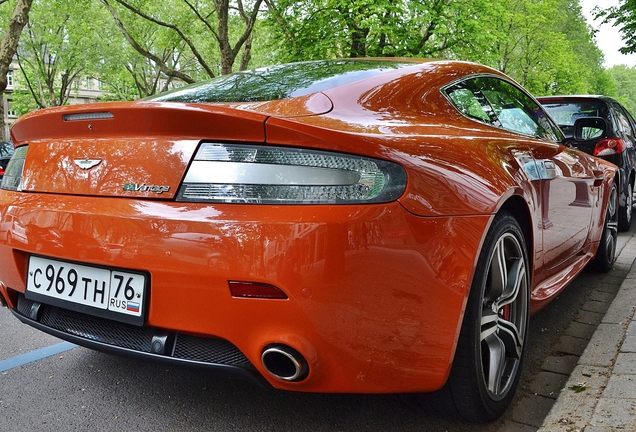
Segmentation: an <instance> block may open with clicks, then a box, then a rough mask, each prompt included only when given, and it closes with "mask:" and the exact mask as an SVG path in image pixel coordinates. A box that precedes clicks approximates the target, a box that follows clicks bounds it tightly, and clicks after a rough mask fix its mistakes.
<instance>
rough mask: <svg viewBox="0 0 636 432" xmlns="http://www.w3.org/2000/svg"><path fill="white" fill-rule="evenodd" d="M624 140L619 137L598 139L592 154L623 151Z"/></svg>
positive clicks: (605, 154) (608, 154)
mask: <svg viewBox="0 0 636 432" xmlns="http://www.w3.org/2000/svg"><path fill="white" fill-rule="evenodd" d="M626 147H627V146H626V145H625V141H623V140H622V139H620V138H607V139H604V140H600V141H599V142H598V143H596V147H594V156H599V157H602V156H611V155H615V154H620V153H623V152H624V151H625V148H626Z"/></svg>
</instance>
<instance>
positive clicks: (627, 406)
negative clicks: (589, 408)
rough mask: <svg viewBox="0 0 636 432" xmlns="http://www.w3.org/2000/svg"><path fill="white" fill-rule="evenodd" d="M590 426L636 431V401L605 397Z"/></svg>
mask: <svg viewBox="0 0 636 432" xmlns="http://www.w3.org/2000/svg"><path fill="white" fill-rule="evenodd" d="M590 424H591V425H594V426H595V427H610V428H611V429H610V430H612V431H619V430H621V431H622V430H626V431H633V430H636V399H616V398H609V397H603V398H602V399H600V400H599V402H598V405H597V406H596V409H595V410H594V415H593V416H592V420H591V421H590ZM601 430H602V429H601ZM585 431H586V432H587V431H588V429H587V428H586V429H585Z"/></svg>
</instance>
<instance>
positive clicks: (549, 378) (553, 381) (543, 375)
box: [530, 371, 568, 399]
mask: <svg viewBox="0 0 636 432" xmlns="http://www.w3.org/2000/svg"><path fill="white" fill-rule="evenodd" d="M567 380H568V376H567V375H562V374H557V373H554V372H546V371H541V372H539V373H538V374H537V375H535V376H534V378H533V380H532V383H531V384H530V391H531V392H532V393H535V394H537V395H540V396H544V397H547V398H550V399H556V398H557V396H558V395H559V393H560V392H561V389H563V386H564V385H565V383H566V382H567Z"/></svg>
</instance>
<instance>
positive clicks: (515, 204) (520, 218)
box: [497, 195, 535, 282]
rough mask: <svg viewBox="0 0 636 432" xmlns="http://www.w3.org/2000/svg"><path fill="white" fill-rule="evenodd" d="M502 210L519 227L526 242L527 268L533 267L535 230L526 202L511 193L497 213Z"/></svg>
mask: <svg viewBox="0 0 636 432" xmlns="http://www.w3.org/2000/svg"><path fill="white" fill-rule="evenodd" d="M503 211H506V212H508V213H510V214H511V215H512V216H513V217H514V218H515V219H516V220H517V223H518V224H519V226H520V227H521V231H522V233H523V237H524V239H523V240H524V242H525V243H526V248H527V250H526V252H527V254H528V260H529V263H528V264H529V268H533V263H534V235H535V231H534V230H533V228H532V227H533V224H532V217H531V213H530V208H529V206H528V203H526V201H525V200H524V199H523V198H522V197H521V196H519V195H512V196H510V197H509V198H508V199H507V200H506V201H505V202H504V203H503V204H502V205H501V207H499V210H498V211H497V213H501V212H503ZM531 276H532V275H531ZM531 282H532V281H531Z"/></svg>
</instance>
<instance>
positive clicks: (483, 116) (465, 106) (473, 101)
mask: <svg viewBox="0 0 636 432" xmlns="http://www.w3.org/2000/svg"><path fill="white" fill-rule="evenodd" d="M445 92H446V95H447V96H448V97H449V99H450V100H451V102H452V103H453V105H454V106H455V108H457V110H458V111H459V112H461V113H462V114H464V115H465V116H466V117H470V118H473V119H476V120H479V121H481V122H484V123H493V120H492V118H491V116H490V115H489V114H488V113H487V112H486V110H485V109H484V108H485V107H484V105H483V104H482V103H481V102H480V101H479V100H478V99H477V97H478V95H479V94H478V95H476V94H475V93H474V92H473V91H472V90H471V89H470V88H467V87H466V86H465V83H458V84H455V85H453V86H451V87H448V88H447V89H446V90H445ZM488 108H489V107H488Z"/></svg>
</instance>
